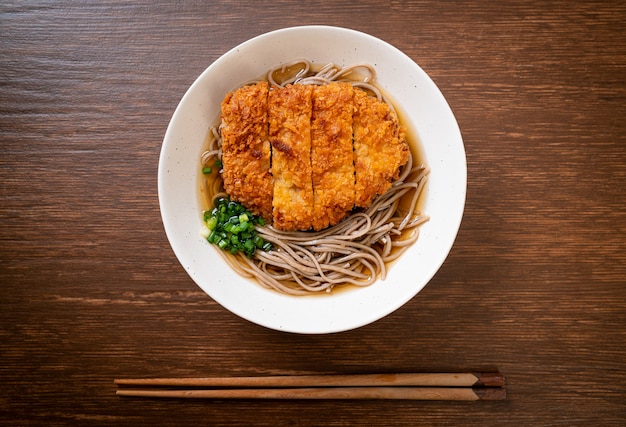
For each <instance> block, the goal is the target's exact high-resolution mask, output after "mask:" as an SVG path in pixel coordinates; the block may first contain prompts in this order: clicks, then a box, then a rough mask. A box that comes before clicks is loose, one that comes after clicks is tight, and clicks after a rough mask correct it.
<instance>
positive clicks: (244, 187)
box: [221, 82, 274, 221]
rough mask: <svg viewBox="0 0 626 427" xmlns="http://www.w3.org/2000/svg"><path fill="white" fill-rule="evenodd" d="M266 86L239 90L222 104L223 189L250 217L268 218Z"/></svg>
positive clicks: (270, 186)
mask: <svg viewBox="0 0 626 427" xmlns="http://www.w3.org/2000/svg"><path fill="white" fill-rule="evenodd" d="M267 94H268V84H267V83H266V82H262V83H258V84H256V85H250V86H243V87H242V88H240V89H238V90H236V91H235V92H233V93H231V94H229V95H227V96H226V98H225V99H224V101H223V102H222V129H221V132H222V164H223V173H222V177H223V180H224V189H225V190H226V192H227V193H228V194H229V195H230V197H231V198H232V199H233V200H236V201H239V202H240V203H241V204H243V205H244V206H246V207H247V208H248V209H249V210H250V211H251V212H252V213H254V214H256V215H261V216H262V217H263V218H265V219H267V220H268V221H269V220H271V218H272V198H273V195H272V194H273V190H274V184H273V179H272V176H271V174H270V161H271V158H270V156H271V151H270V143H269V139H268V135H267V129H268V118H267Z"/></svg>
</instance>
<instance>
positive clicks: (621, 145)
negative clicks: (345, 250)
mask: <svg viewBox="0 0 626 427" xmlns="http://www.w3.org/2000/svg"><path fill="white" fill-rule="evenodd" d="M160 3H161V4H158V3H157V2H151V1H142V0H138V1H133V2H115V1H99V2H63V1H61V2H26V1H25V2H9V4H3V5H2V6H0V13H1V14H0V79H1V80H0V82H1V86H0V136H1V140H0V141H1V148H0V150H1V151H0V195H1V197H2V202H1V205H0V284H1V289H2V297H1V300H0V340H1V341H0V360H1V363H0V375H1V376H0V378H1V379H2V387H1V391H0V424H2V425H47V426H49V425H75V424H78V425H149V424H156V425H179V424H184V425H199V424H210V425H267V426H270V425H271V426H275V425H325V426H343V425H350V424H356V425H380V426H382V425H384V426H400V425H402V426H408V425H411V426H412V425H467V426H472V425H481V426H483V425H510V426H527V425H528V426H530V425H533V426H534V425H550V426H554V425H567V426H570V425H607V426H618V425H619V426H622V425H626V424H625V422H626V243H625V241H626V233H625V231H626V225H625V224H626V203H625V201H624V200H625V199H624V197H625V196H624V194H625V193H626V184H625V183H626V31H625V30H624V22H626V5H624V3H623V2H613V1H607V2H564V1H550V2H542V1H504V2H497V4H496V3H495V2H484V1H478V0H468V1H463V2H421V1H420V2H416V1H407V2H398V1H394V2H389V3H385V2H383V3H381V2H378V1H376V2H375V1H364V2H354V1H340V0H337V1H333V2H325V1H311V2H304V3H303V2H297V1H285V2H258V1H254V2H252V1H233V0H230V1H214V2H160ZM302 24H327V25H337V26H345V27H350V28H354V29H357V30H361V31H365V32H368V33H370V34H372V35H374V36H376V37H379V38H381V39H383V40H386V41H388V42H390V43H392V44H394V45H395V46H397V47H398V48H400V49H401V50H403V51H404V52H406V53H407V54H408V55H409V56H410V57H411V58H413V59H414V60H415V61H416V62H417V63H418V64H419V65H420V66H421V67H422V68H423V69H424V70H425V71H426V72H427V73H428V74H429V75H430V76H431V77H432V79H433V80H434V81H435V83H436V84H437V85H438V86H439V88H440V89H441V91H442V92H443V94H444V96H445V97H446V99H447V100H448V102H449V104H450V106H451V107H452V110H453V111H454V113H455V115H456V118H457V120H458V123H459V126H460V128H461V131H462V134H463V138H464V142H465V148H466V151H467V164H468V193H467V204H466V211H465V216H464V219H463V223H462V225H461V228H460V231H459V234H458V238H457V241H456V243H455V245H454V247H453V249H452V251H451V253H450V256H449V258H448V259H447V261H446V262H445V264H444V265H443V266H442V268H441V270H440V271H439V272H438V273H437V274H436V276H435V277H434V278H433V280H432V281H431V282H430V283H429V284H428V285H427V286H426V288H425V289H424V290H423V291H422V292H420V293H419V294H418V295H417V296H416V297H415V298H413V299H412V300H411V301H409V302H408V303H407V304H406V305H405V306H403V307H402V308H401V309H399V310H398V311H396V312H394V313H392V314H391V315H389V316H387V317H385V318H384V319H382V320H380V321H378V322H375V323H373V324H371V325H368V326H365V327H362V328H359V329H357V330H353V331H349V332H342V333H337V334H331V335H313V336H302V335H295V334H289V333H281V332H277V331H273V330H269V329H266V328H263V327H261V326H257V325H254V324H251V323H249V322H247V321H245V320H242V319H240V318H239V317H237V316H235V315H233V314H231V313H230V312H228V311H226V310H225V309H223V308H222V307H221V306H219V305H218V304H217V303H215V302H214V301H213V300H211V298H209V297H208V296H207V295H205V294H204V293H203V292H202V291H201V290H200V289H199V288H198V287H197V286H196V285H195V284H194V283H193V281H192V280H191V279H190V278H189V276H188V275H187V274H186V272H185V271H184V270H183V269H182V268H181V267H180V265H179V264H178V262H177V260H176V258H175V256H174V253H173V252H172V250H171V248H170V246H169V245H168V242H167V239H166V236H165V233H164V231H163V226H162V223H161V219H160V213H159V206H158V200H157V175H156V172H157V165H158V158H159V151H160V148H161V142H162V140H163V136H164V132H165V129H166V127H167V124H168V121H169V119H170V117H171V115H172V113H173V111H174V109H175V107H176V105H177V103H178V101H179V100H180V98H181V96H182V95H183V93H184V92H185V90H186V89H187V88H188V87H189V85H190V84H191V83H192V82H193V81H194V79H195V78H196V77H197V76H198V75H199V74H200V73H201V72H202V71H203V70H204V69H205V68H206V67H207V66H208V65H210V64H211V63H212V62H213V61H214V60H215V59H217V58H218V57H219V56H220V55H221V54H223V53H224V52H225V51H227V50H228V49H230V48H232V47H233V46H235V45H236V44H238V43H240V42H243V41H244V40H247V39H249V38H251V37H253V36H256V35H258V34H261V33H264V32H267V31H270V30H274V29H278V28H282V27H288V26H294V25H302ZM491 368H497V369H499V370H500V371H502V372H503V373H504V374H505V375H506V377H507V381H508V383H507V391H508V398H507V400H505V401H500V402H474V403H460V402H411V401H312V402H311V401H271V400H270V401H254V400H233V401H226V400H218V401H211V400H183V401H181V400H175V399H174V400H170V399H165V400H157V399H145V398H137V399H135V398H120V397H117V396H115V387H114V385H113V379H114V378H116V377H133V376H134V377H139V376H144V377H150V376H210V375H224V376H236V375H271V374H276V375H282V374H304V373H367V372H413V371H414V372H429V371H432V372H445V371H463V370H469V369H472V370H475V369H491Z"/></svg>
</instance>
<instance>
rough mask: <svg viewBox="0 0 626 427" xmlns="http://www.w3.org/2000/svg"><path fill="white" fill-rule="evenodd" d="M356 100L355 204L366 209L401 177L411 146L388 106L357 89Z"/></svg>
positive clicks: (354, 121) (354, 118)
mask: <svg viewBox="0 0 626 427" xmlns="http://www.w3.org/2000/svg"><path fill="white" fill-rule="evenodd" d="M353 99H354V107H355V112H354V116H353V124H352V126H353V130H352V132H353V135H354V141H353V144H354V169H355V178H356V202H355V204H356V206H358V207H362V208H366V207H368V206H369V205H370V204H371V203H372V200H373V199H374V197H376V196H377V195H380V194H384V193H385V192H386V191H387V190H388V189H389V188H390V187H391V183H392V181H393V180H395V179H397V178H398V176H399V169H400V167H401V166H403V165H404V164H406V162H407V161H408V159H409V146H408V144H407V142H406V140H405V135H404V130H403V128H402V127H401V126H400V124H399V122H398V117H397V116H396V114H395V112H394V111H392V110H391V108H390V107H389V105H387V104H386V103H384V102H381V101H379V100H378V99H377V98H374V97H371V96H368V95H367V93H366V92H364V91H363V90H358V89H355V91H354V98H353Z"/></svg>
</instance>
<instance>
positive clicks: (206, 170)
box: [202, 166, 213, 175]
mask: <svg viewBox="0 0 626 427" xmlns="http://www.w3.org/2000/svg"><path fill="white" fill-rule="evenodd" d="M212 172H213V168H212V167H210V166H205V167H203V168H202V173H203V174H205V175H208V174H210V173H212Z"/></svg>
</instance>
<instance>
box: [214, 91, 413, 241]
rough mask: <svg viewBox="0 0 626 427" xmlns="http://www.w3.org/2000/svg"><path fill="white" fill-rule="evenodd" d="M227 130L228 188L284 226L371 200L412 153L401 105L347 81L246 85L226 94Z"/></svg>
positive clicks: (334, 215) (333, 215)
mask: <svg viewBox="0 0 626 427" xmlns="http://www.w3.org/2000/svg"><path fill="white" fill-rule="evenodd" d="M221 132H222V139H223V145H222V150H223V154H222V163H223V175H222V176H223V179H224V189H225V190H226V192H227V193H228V194H230V196H231V198H232V199H233V200H236V201H239V202H241V203H242V204H243V205H244V206H246V207H247V208H248V209H250V211H252V212H253V213H255V214H257V215H261V216H263V218H265V219H266V220H267V221H271V222H273V225H274V227H275V228H277V229H279V230H283V231H295V230H310V229H315V230H322V229H324V228H326V227H328V226H331V225H335V224H337V223H338V222H340V221H341V220H342V219H343V218H345V217H346V216H347V215H348V213H349V212H350V211H351V210H352V209H353V208H354V207H362V208H366V207H368V206H369V205H370V204H371V203H372V201H373V199H374V198H375V197H376V196H377V195H380V194H383V193H385V192H386V191H387V190H388V189H389V187H390V186H391V183H392V182H393V180H394V179H397V178H398V175H399V169H400V167H401V166H403V165H405V164H406V162H407V160H408V158H409V146H408V144H407V142H406V139H405V132H404V129H403V128H402V127H401V126H400V124H399V122H398V117H397V116H396V114H395V112H394V111H393V110H392V109H391V108H390V107H389V105H387V104H386V103H384V102H381V101H379V100H378V99H377V98H374V97H371V96H369V95H368V94H367V93H366V92H365V91H363V90H361V89H358V88H353V87H352V86H351V85H350V84H347V83H331V84H328V85H325V86H308V85H297V84H296V85H287V86H286V87H284V88H282V87H281V88H279V87H273V88H271V89H269V87H268V83H266V82H262V83H258V84H256V85H249V86H244V87H242V88H240V89H238V90H236V91H234V92H233V93H231V94H229V95H227V96H226V98H225V99H224V101H223V102H222V128H221ZM270 168H271V169H270Z"/></svg>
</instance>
